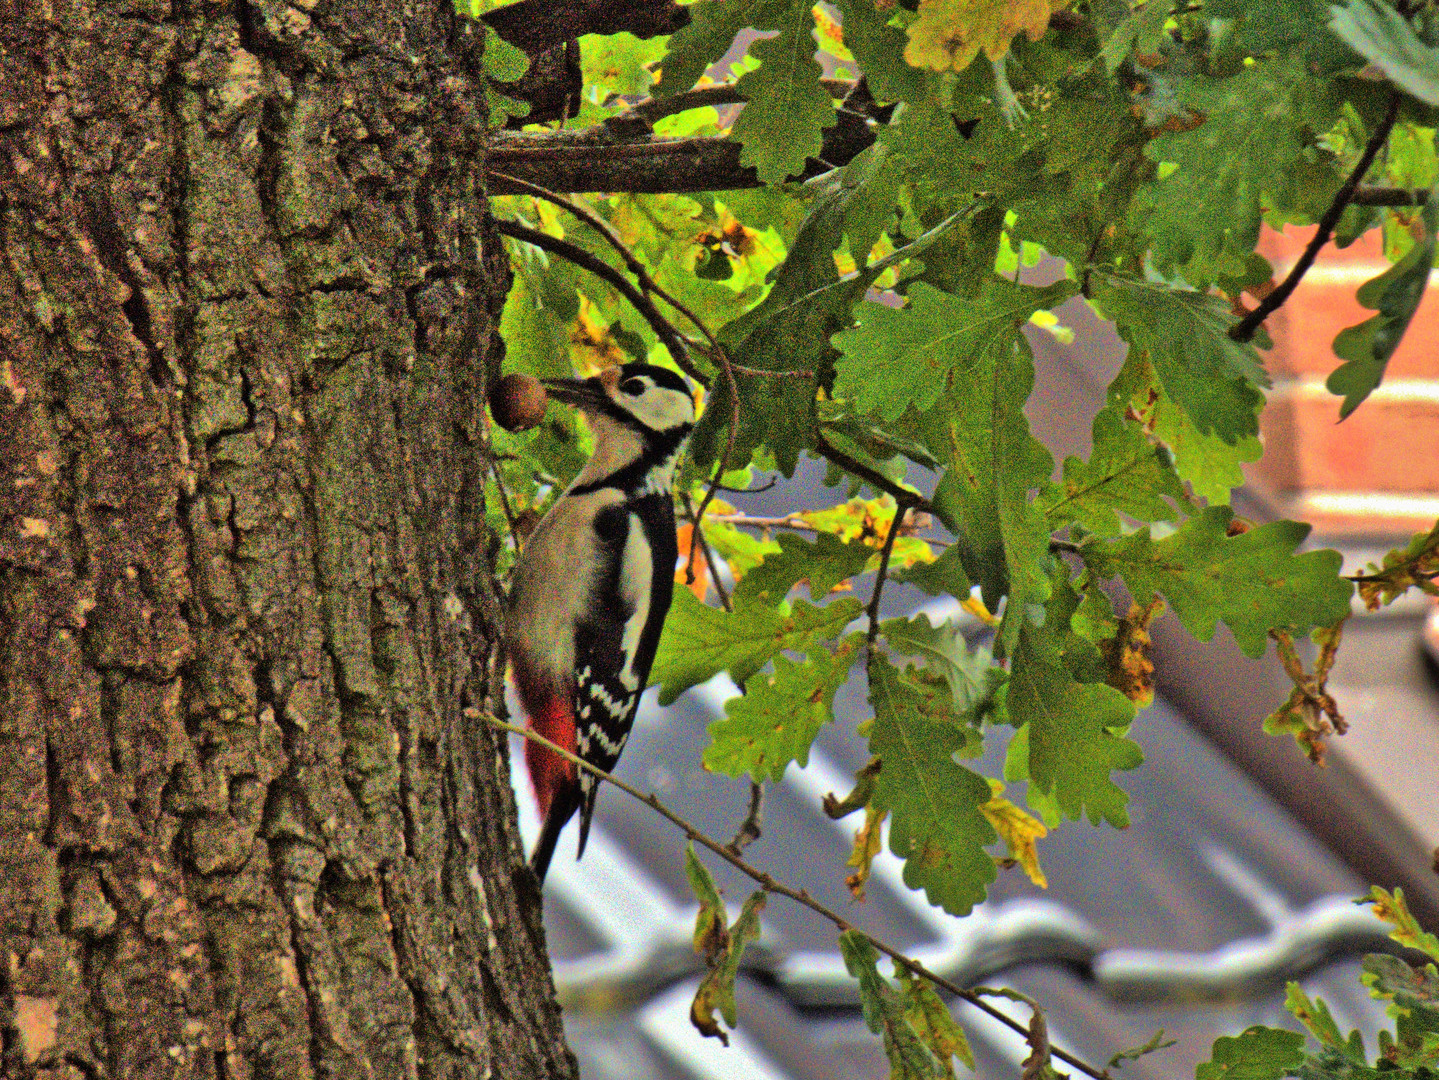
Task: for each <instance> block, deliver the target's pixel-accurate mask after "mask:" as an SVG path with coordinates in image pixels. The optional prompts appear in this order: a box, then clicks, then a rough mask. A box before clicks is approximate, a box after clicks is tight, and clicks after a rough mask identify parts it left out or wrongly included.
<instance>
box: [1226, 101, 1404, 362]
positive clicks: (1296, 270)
mask: <svg viewBox="0 0 1439 1080" xmlns="http://www.w3.org/2000/svg"><path fill="white" fill-rule="evenodd" d="M1398 117H1399V94H1398V93H1397V92H1394V91H1391V93H1390V95H1389V109H1388V111H1386V112H1385V114H1384V119H1383V120H1381V121H1380V122H1379V126H1378V127H1377V128H1375V129H1374V134H1373V135H1371V136H1370V137H1369V143H1368V145H1367V146H1365V147H1364V153H1363V155H1362V156H1361V157H1360V158H1359V164H1358V165H1356V166H1354V171H1353V172H1352V173H1350V174H1349V179H1348V180H1346V181H1344V186H1343V187H1342V188H1340V189H1339V192H1338V194H1336V195H1335V196H1334V201H1333V202H1331V203H1330V204H1329V209H1328V210H1326V211H1324V216H1323V217H1322V218H1320V219H1319V231H1318V232H1316V233H1315V234H1314V238H1313V239H1312V240H1310V241H1309V243H1308V244H1306V245H1305V247H1304V251H1303V253H1302V254H1301V255H1300V256H1299V261H1298V262H1296V263H1295V264H1294V266H1293V268H1292V269H1291V270H1290V271H1289V273H1288V274H1287V275H1285V278H1284V280H1283V281H1281V282H1280V283H1279V284H1278V285H1277V286H1275V288H1274V291H1273V292H1271V293H1270V294H1269V295H1268V296H1266V297H1265V298H1264V299H1263V300H1261V301H1260V302H1259V306H1258V307H1256V308H1255V309H1254V310H1253V311H1251V312H1250V313H1249V314H1248V315H1246V316H1244V318H1242V319H1241V320H1239V322H1237V323H1235V324H1234V325H1233V326H1231V327H1230V328H1229V336H1230V337H1231V338H1233V339H1234V340H1235V341H1248V340H1249V339H1250V338H1252V337H1253V336H1254V331H1256V330H1258V329H1259V327H1260V324H1262V323H1263V322H1264V320H1265V319H1267V318H1268V317H1269V316H1270V315H1272V314H1273V313H1274V312H1275V311H1278V310H1279V308H1280V306H1281V305H1282V304H1283V303H1284V301H1286V300H1288V299H1289V296H1290V294H1291V293H1293V292H1294V290H1295V289H1297V288H1298V287H1299V283H1300V282H1301V281H1303V280H1304V275H1305V274H1307V273H1308V272H1309V268H1310V267H1311V266H1313V265H1314V260H1315V259H1316V258H1317V257H1318V256H1319V249H1320V248H1322V247H1323V246H1324V245H1325V244H1327V243H1329V238H1330V237H1331V236H1332V235H1333V234H1334V228H1335V226H1337V225H1338V224H1339V219H1340V218H1341V217H1343V215H1344V211H1345V210H1346V209H1347V208H1348V206H1349V204H1350V203H1351V202H1353V201H1354V193H1355V192H1356V191H1358V190H1359V182H1360V181H1361V180H1363V179H1364V174H1365V173H1367V172H1368V171H1369V166H1371V165H1373V164H1374V159H1375V158H1376V157H1378V156H1379V151H1380V149H1382V148H1383V146H1384V144H1385V142H1387V141H1388V139H1389V132H1390V130H1391V129H1392V128H1393V127H1394V121H1395V120H1396V119H1398Z"/></svg>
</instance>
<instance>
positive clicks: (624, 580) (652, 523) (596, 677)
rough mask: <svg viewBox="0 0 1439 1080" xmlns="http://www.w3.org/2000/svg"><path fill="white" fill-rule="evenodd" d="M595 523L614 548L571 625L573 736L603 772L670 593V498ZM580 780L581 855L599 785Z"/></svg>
mask: <svg viewBox="0 0 1439 1080" xmlns="http://www.w3.org/2000/svg"><path fill="white" fill-rule="evenodd" d="M595 529H596V531H597V532H599V533H600V536H601V539H602V541H603V544H602V546H603V548H604V549H605V550H607V551H610V552H614V553H615V554H614V558H613V559H612V560H611V562H610V564H609V565H608V566H607V567H606V572H605V574H604V575H603V576H602V578H601V580H600V582H599V583H598V593H597V595H596V596H595V598H594V600H595V602H594V604H592V605H591V606H590V608H589V612H590V614H589V615H587V616H586V617H585V618H584V619H582V620H581V621H580V622H579V624H578V625H577V626H576V628H575V629H576V633H575V737H576V745H577V752H578V753H579V755H580V756H581V757H582V758H584V759H585V760H586V761H590V762H593V763H594V764H595V765H596V766H598V767H599V768H601V769H604V770H605V771H606V772H608V771H610V770H611V769H613V768H614V766H615V762H617V761H618V760H619V757H620V752H621V751H622V750H624V746H625V740H626V739H628V738H629V734H630V727H631V725H632V724H633V723H634V716H635V710H636V709H637V708H638V707H639V703H640V695H641V694H643V693H644V689H645V685H646V684H647V683H648V682H649V676H650V667H651V666H652V665H653V664H654V659H655V651H656V650H657V649H658V648H659V642H660V631H661V630H662V629H663V628H664V620H665V614H666V613H667V612H668V611H669V607H670V600H671V598H672V596H673V595H674V569H673V568H674V565H675V562H676V560H677V559H678V557H679V548H678V546H677V544H676V542H675V515H674V503H673V501H672V500H671V499H670V496H669V495H667V494H650V495H644V496H642V497H640V498H636V499H631V500H629V501H627V502H624V503H621V504H619V505H617V506H613V507H610V508H608V509H606V510H604V511H603V512H601V513H600V514H599V515H597V516H596V518H595ZM579 781H580V799H581V803H580V845H579V854H583V853H584V850H585V841H586V840H587V839H588V838H589V832H590V817H591V815H592V814H593V813H594V807H595V796H596V795H597V794H598V788H597V785H596V781H595V777H594V775H593V774H591V773H588V772H585V771H583V770H581V772H580V776H579ZM576 857H578V856H576Z"/></svg>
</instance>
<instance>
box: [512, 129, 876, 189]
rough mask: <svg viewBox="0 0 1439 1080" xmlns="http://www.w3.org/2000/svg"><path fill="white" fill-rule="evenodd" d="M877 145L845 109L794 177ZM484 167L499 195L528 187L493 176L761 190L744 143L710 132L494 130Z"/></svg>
mask: <svg viewBox="0 0 1439 1080" xmlns="http://www.w3.org/2000/svg"><path fill="white" fill-rule="evenodd" d="M873 142H874V130H873V128H872V126H871V125H870V123H869V121H868V119H867V118H866V117H865V116H863V115H861V114H860V113H856V112H850V111H842V112H840V113H839V119H838V121H837V122H836V123H835V124H834V126H833V127H830V128H827V129H826V130H825V133H824V140H823V142H822V143H821V145H820V151H819V156H818V157H817V158H811V159H809V160H808V161H807V162H806V163H805V168H804V170H803V171H802V172H801V173H799V174H798V175H796V176H792V177H790V180H806V179H808V178H810V177H812V176H818V175H820V174H821V173H824V172H828V171H829V170H830V169H832V168H835V167H837V166H840V165H847V164H848V163H849V162H850V161H852V160H853V159H854V157H855V156H856V155H857V154H859V152H860V151H862V150H864V149H865V148H866V147H867V146H869V145H870V144H871V143H873ZM486 167H487V168H488V169H490V170H493V172H492V179H491V180H490V181H489V190H490V191H491V192H492V193H494V194H496V195H515V194H519V193H521V192H522V191H523V189H521V188H518V187H516V186H515V185H513V184H510V183H507V181H506V180H504V179H501V178H500V177H499V176H494V175H493V174H494V173H501V174H503V175H504V176H506V177H511V178H519V179H522V180H526V181H528V182H530V183H532V184H538V185H540V186H542V187H545V188H548V189H549V190H550V191H558V192H577V191H608V192H615V191H631V192H648V193H650V194H663V193H665V192H686V191H725V190H731V189H734V188H753V187H760V186H761V183H760V179H759V176H758V175H757V174H756V173H755V171H754V169H753V168H752V167H750V166H746V165H741V164H740V144H739V143H737V142H733V141H731V140H729V139H724V138H718V137H708V138H695V139H663V138H657V137H650V138H646V139H640V140H635V141H627V140H620V139H616V138H615V137H614V135H613V133H612V132H610V131H609V130H607V129H606V128H605V127H604V126H603V125H602V126H601V127H600V128H598V129H595V128H589V129H586V130H584V131H580V132H570V131H547V132H519V133H512V132H495V134H494V136H493V138H492V141H491V143H490V146H489V149H488V152H487V157H486Z"/></svg>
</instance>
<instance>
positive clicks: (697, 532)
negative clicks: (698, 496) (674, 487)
mask: <svg viewBox="0 0 1439 1080" xmlns="http://www.w3.org/2000/svg"><path fill="white" fill-rule="evenodd" d="M680 498H682V499H683V500H684V504H685V514H686V515H687V516H688V517H689V520H690V529H691V532H690V554H689V560H688V562H687V564H686V565H687V567H688V572H687V573H686V574H685V584H686V585H693V584H694V580H695V572H694V566H695V563H694V558H695V546H694V538H695V537H699V548H700V553H701V554H702V555H704V560H705V565H706V566H707V567H709V572H710V580H711V581H713V582H714V586H715V595H716V596H718V597H719V602H720V607H722V608H724V609H725V610H726V611H729V612H733V611H734V601H732V600H731V599H730V595H729V593H728V592H727V591H726V590H725V586H724V582H723V581H721V580H720V576H719V570H718V569H717V564H716V563H715V558H714V552H713V551H712V550H710V543H709V541H708V540H707V539H705V534H704V530H703V529H701V528H700V523H699V520H698V519H697V518H696V517H695V511H694V506H693V505H692V504H691V503H690V497H689V493H688V492H684V493H683V494H681V496H680Z"/></svg>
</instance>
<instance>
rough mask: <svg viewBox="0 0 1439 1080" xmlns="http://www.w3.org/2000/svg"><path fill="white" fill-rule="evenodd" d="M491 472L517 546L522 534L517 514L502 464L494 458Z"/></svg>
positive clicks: (491, 463)
mask: <svg viewBox="0 0 1439 1080" xmlns="http://www.w3.org/2000/svg"><path fill="white" fill-rule="evenodd" d="M490 472H492V473H493V474H494V477H495V490H496V491H498V492H499V493H500V509H501V510H502V511H504V514H505V522H506V523H507V524H508V525H509V527H510V535H511V536H513V537H514V538H515V544H516V545H518V544H519V542H520V534H519V532H518V530H517V527H516V525H515V512H514V510H513V509H511V507H510V495H509V492H507V491H506V490H505V478H504V477H503V476H501V475H500V464H499V462H497V461H495V460H494V459H493V458H491V459H490Z"/></svg>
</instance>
